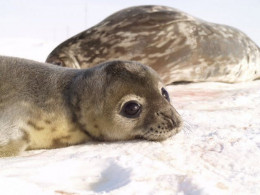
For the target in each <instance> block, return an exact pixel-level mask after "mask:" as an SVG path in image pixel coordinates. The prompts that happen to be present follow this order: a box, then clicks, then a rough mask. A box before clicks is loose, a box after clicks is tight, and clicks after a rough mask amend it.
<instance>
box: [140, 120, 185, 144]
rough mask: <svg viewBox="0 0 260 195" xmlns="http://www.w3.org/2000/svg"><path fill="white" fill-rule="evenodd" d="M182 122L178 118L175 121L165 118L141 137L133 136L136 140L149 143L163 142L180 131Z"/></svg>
mask: <svg viewBox="0 0 260 195" xmlns="http://www.w3.org/2000/svg"><path fill="white" fill-rule="evenodd" d="M182 126H183V122H182V120H181V119H180V118H176V120H174V119H171V118H168V117H167V118H166V117H165V120H164V121H162V122H161V123H159V124H155V125H151V126H150V127H149V128H148V129H147V130H146V131H144V133H143V134H142V135H137V136H135V138H136V139H146V140H149V141H163V140H165V139H167V138H169V137H171V136H173V135H176V134H177V133H179V132H180V131H181V129H182Z"/></svg>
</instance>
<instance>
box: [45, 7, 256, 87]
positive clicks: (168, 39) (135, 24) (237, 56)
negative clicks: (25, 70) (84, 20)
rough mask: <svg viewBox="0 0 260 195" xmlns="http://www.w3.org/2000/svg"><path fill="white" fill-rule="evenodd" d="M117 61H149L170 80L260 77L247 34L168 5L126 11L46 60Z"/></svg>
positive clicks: (76, 64) (83, 64) (67, 62)
mask: <svg viewBox="0 0 260 195" xmlns="http://www.w3.org/2000/svg"><path fill="white" fill-rule="evenodd" d="M115 59H121V60H134V61H138V62H140V63H144V64H147V65H149V66H151V67H152V68H153V69H154V70H156V71H157V72H158V73H159V75H160V76H161V78H162V79H163V81H164V82H165V83H166V84H171V83H173V82H179V81H188V82H200V81H219V82H228V83H234V82H242V81H251V80H254V79H257V78H260V50H259V47H258V46H257V45H256V44H255V43H254V42H253V41H252V40H251V39H250V38H249V37H248V36H247V35H245V34H244V33H242V32H241V31H239V30H237V29H235V28H232V27H229V26H225V25H220V24H213V23H209V22H206V21H204V20H200V19H198V18H195V17H192V16H190V15H189V14H186V13H184V12H182V11H178V10H176V9H173V8H170V7H165V6H138V7H131V8H127V9H124V10H121V11H119V12H117V13H115V14H113V15H111V16H110V17H108V18H106V19H105V20H103V21H102V22H101V23H99V24H97V25H96V26H93V27H92V28H90V29H88V30H86V31H84V32H81V33H79V34H77V35H75V36H74V37H72V38H70V39H68V40H66V41H65V42H63V43H61V44H60V45H59V46H57V47H56V48H55V49H54V50H53V51H52V52H51V53H50V54H49V56H48V58H47V60H46V62H49V63H53V64H57V65H61V66H67V67H74V68H87V67H92V66H95V65H96V64H97V63H101V62H104V61H107V60H115Z"/></svg>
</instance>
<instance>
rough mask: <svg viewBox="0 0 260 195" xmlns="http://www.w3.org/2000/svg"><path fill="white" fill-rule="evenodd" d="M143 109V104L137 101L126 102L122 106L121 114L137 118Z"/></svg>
mask: <svg viewBox="0 0 260 195" xmlns="http://www.w3.org/2000/svg"><path fill="white" fill-rule="evenodd" d="M141 110H142V106H141V105H140V104H139V103H138V102H136V101H129V102H126V103H125V104H124V106H123V108H122V111H121V114H122V115H123V116H125V117H127V118H137V117H138V116H139V115H140V113H141Z"/></svg>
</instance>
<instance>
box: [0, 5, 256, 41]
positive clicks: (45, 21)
mask: <svg viewBox="0 0 260 195" xmlns="http://www.w3.org/2000/svg"><path fill="white" fill-rule="evenodd" d="M147 4H161V5H168V6H171V7H174V8H177V9H180V10H183V11H185V12H188V13H190V14H192V15H193V16H196V17H199V18H201V19H204V20H207V21H211V22H216V23H223V24H227V25H231V26H234V27H236V28H239V29H240V30H242V31H244V32H245V33H247V34H248V35H249V36H250V37H251V38H252V39H253V40H254V41H256V42H257V43H258V45H260V22H259V18H260V1H259V0H247V1H245V0H210V1H209V0H171V1H170V0H160V1H159V0H157V1H155V0H150V1H148V0H131V1H126V0H111V1H108V0H96V1H90V0H8V1H3V0H2V1H0V29H1V30H0V38H13V37H15V38H35V39H42V40H46V41H55V42H57V41H58V42H61V41H63V40H65V39H66V38H68V37H71V36H73V35H74V34H77V33H79V32H81V31H83V30H85V29H87V28H88V27H90V26H92V25H95V24H96V23H98V22H100V21H101V20H102V19H104V18H105V17H107V16H109V15H110V14H112V13H113V12H115V11H118V10H120V9H123V8H126V7H129V6H135V5H147Z"/></svg>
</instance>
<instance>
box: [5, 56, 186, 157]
mask: <svg viewBox="0 0 260 195" xmlns="http://www.w3.org/2000/svg"><path fill="white" fill-rule="evenodd" d="M181 125H182V122H181V117H180V115H179V114H178V113H177V111H176V110H175V109H174V108H173V106H172V105H171V103H170V98H169V95H168V93H167V91H166V90H165V88H164V86H163V83H162V82H161V80H160V78H159V77H158V75H157V73H156V72H155V71H154V70H152V69H151V68H150V67H147V66H145V65H142V64H139V63H136V62H128V61H112V62H107V63H104V64H101V65H98V66H96V67H94V68H90V69H80V70H78V69H70V68H64V67H58V66H54V65H50V64H43V63H38V62H34V61H29V60H24V59H18V58H11V57H0V157H1V156H10V155H15V154H18V153H19V152H20V151H22V150H28V149H40V148H57V147H64V146H68V145H74V144H80V143H84V142H87V141H90V140H99V141H118V140H131V139H135V138H143V139H147V140H164V139H166V138H168V137H170V136H172V135H174V134H176V133H178V132H179V131H180V128H181Z"/></svg>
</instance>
